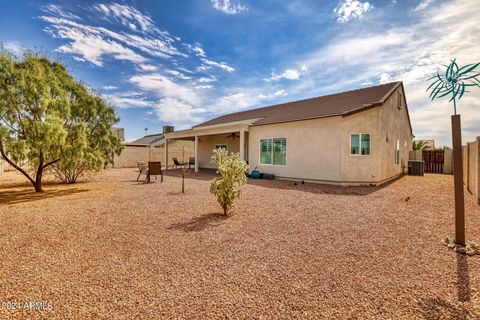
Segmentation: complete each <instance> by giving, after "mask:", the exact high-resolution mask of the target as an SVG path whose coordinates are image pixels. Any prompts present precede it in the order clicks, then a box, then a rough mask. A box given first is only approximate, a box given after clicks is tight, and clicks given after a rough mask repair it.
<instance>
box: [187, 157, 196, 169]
mask: <svg viewBox="0 0 480 320" xmlns="http://www.w3.org/2000/svg"><path fill="white" fill-rule="evenodd" d="M192 165H193V166H194V167H195V157H190V158H189V159H188V170H190V166H192Z"/></svg>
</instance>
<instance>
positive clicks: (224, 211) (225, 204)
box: [222, 202, 228, 215]
mask: <svg viewBox="0 0 480 320" xmlns="http://www.w3.org/2000/svg"><path fill="white" fill-rule="evenodd" d="M222 207H223V214H224V215H227V214H228V205H227V203H226V202H225V203H224V204H223V206H222Z"/></svg>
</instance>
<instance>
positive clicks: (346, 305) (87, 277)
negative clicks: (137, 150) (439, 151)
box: [0, 169, 480, 319]
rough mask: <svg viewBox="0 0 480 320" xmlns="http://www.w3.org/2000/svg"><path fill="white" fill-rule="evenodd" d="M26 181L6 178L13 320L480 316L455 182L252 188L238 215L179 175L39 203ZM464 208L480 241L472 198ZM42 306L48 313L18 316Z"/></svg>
mask: <svg viewBox="0 0 480 320" xmlns="http://www.w3.org/2000/svg"><path fill="white" fill-rule="evenodd" d="M18 178H19V177H18V176H17V175H14V174H12V173H6V174H4V176H2V177H0V203H1V205H0V302H1V303H2V305H1V306H0V319H4V318H5V319H9V318H25V319H27V318H28V319H40V318H44V319H206V318H221V319H480V256H475V257H464V256H460V255H457V254H456V253H454V252H452V251H448V250H447V249H446V247H444V246H443V245H442V243H441V241H442V240H443V239H444V238H445V237H447V236H453V192H452V188H453V179H452V177H451V176H443V175H427V176H426V177H409V176H407V177H403V178H401V179H399V180H396V181H394V182H393V183H390V184H388V185H386V186H384V187H381V188H372V187H357V188H342V187H332V186H321V185H314V184H306V185H298V186H294V185H293V183H292V182H287V181H253V182H252V181H250V183H249V184H248V185H246V186H244V187H243V190H244V195H243V198H242V199H241V200H240V201H238V208H237V209H236V210H235V212H234V213H233V214H232V215H231V216H229V217H228V218H225V217H223V216H222V215H220V213H219V212H220V207H219V206H218V204H217V203H216V202H215V199H214V197H213V196H211V195H210V194H209V193H208V185H209V184H208V180H209V179H211V178H212V175H211V174H206V173H203V174H190V175H189V176H188V178H187V180H186V188H187V193H186V194H181V193H179V191H180V188H181V180H180V178H178V173H170V174H169V176H167V177H165V182H164V183H163V184H160V183H152V184H148V185H144V184H138V183H136V182H135V178H136V173H135V172H134V170H133V169H114V170H113V169H112V170H108V171H107V172H104V173H102V174H100V175H98V176H97V177H96V178H94V180H93V181H91V182H86V183H80V184H75V185H67V186H65V185H49V186H47V187H46V188H45V189H46V192H45V193H44V194H41V195H36V194H33V193H32V192H31V187H30V186H28V185H27V184H23V185H21V184H19V183H18V181H19V179H18ZM22 181H23V180H22ZM406 197H410V201H408V202H407V201H405V198H406ZM466 210H467V222H468V229H467V231H468V235H467V238H468V239H472V240H475V241H477V242H480V230H479V227H480V207H479V206H477V205H476V204H475V203H474V200H473V197H472V196H471V195H469V194H468V193H466ZM33 301H35V302H43V303H45V305H44V307H45V309H46V310H43V311H39V310H13V311H12V310H8V309H11V308H12V307H18V305H13V306H12V304H11V303H12V302H14V303H21V305H20V307H21V308H23V307H24V302H33ZM7 302H9V303H10V304H7ZM34 307H35V306H33V307H32V308H34ZM36 307H37V308H38V307H39V305H37V306H36Z"/></svg>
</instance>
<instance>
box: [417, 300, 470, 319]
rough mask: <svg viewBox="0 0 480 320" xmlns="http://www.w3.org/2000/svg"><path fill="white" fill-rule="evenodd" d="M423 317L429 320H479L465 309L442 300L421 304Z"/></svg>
mask: <svg viewBox="0 0 480 320" xmlns="http://www.w3.org/2000/svg"><path fill="white" fill-rule="evenodd" d="M419 306H420V308H421V311H422V315H423V317H424V318H425V319H427V320H437V319H452V320H465V319H478V318H476V317H475V315H474V314H472V313H471V312H470V311H469V310H467V309H465V308H464V307H458V306H455V305H453V304H451V303H450V302H448V301H446V300H444V299H441V298H428V299H425V300H423V301H420V302H419ZM472 317H473V318H472Z"/></svg>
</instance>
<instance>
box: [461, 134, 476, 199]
mask: <svg viewBox="0 0 480 320" xmlns="http://www.w3.org/2000/svg"><path fill="white" fill-rule="evenodd" d="M462 151H463V183H464V184H465V187H466V188H467V190H468V192H470V193H471V194H473V195H474V196H475V198H476V199H477V203H478V204H479V205H480V137H477V140H476V141H474V142H469V143H467V144H466V145H465V146H463V150H462Z"/></svg>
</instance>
